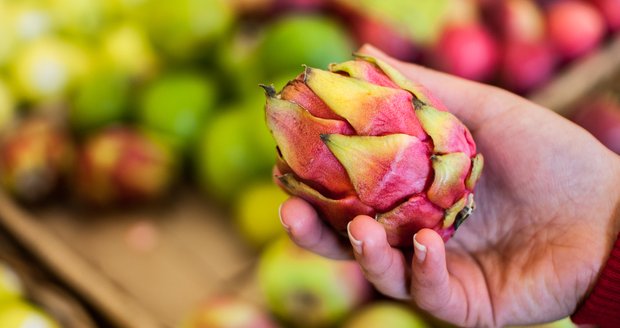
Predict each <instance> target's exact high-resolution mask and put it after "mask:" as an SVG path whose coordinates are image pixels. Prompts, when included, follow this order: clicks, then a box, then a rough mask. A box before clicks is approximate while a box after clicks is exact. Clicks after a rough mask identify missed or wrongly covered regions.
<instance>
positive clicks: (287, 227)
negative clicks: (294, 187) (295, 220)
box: [278, 204, 291, 232]
mask: <svg viewBox="0 0 620 328" xmlns="http://www.w3.org/2000/svg"><path fill="white" fill-rule="evenodd" d="M282 205H284V204H280V206H279V207H278V217H279V218H280V224H282V226H283V227H284V230H286V232H291V227H289V226H288V224H286V223H284V221H283V220H282Z"/></svg>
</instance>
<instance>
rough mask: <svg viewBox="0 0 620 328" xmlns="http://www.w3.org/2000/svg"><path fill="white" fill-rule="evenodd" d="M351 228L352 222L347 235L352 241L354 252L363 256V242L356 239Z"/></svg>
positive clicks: (349, 224)
mask: <svg viewBox="0 0 620 328" xmlns="http://www.w3.org/2000/svg"><path fill="white" fill-rule="evenodd" d="M350 226H351V222H349V223H348V224H347V234H348V235H349V240H350V241H351V246H353V251H354V252H355V253H357V254H360V255H361V254H362V241H361V240H357V239H355V237H353V235H352V234H351V230H350V229H349V227H350Z"/></svg>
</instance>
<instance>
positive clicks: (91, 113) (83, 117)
mask: <svg viewBox="0 0 620 328" xmlns="http://www.w3.org/2000/svg"><path fill="white" fill-rule="evenodd" d="M129 91H130V82H129V76H127V75H125V74H123V72H121V71H119V70H118V69H115V68H110V67H107V66H106V67H101V68H99V69H97V70H96V71H95V72H93V73H91V74H89V76H88V77H87V78H85V79H84V82H83V83H82V84H80V85H78V86H77V88H76V94H75V96H74V97H72V99H71V100H72V102H73V103H72V106H70V107H69V113H68V114H69V122H70V123H71V126H72V127H73V128H74V129H75V130H77V131H80V132H88V131H91V130H93V129H96V128H100V127H103V126H105V125H107V124H110V123H114V122H120V121H121V120H122V119H123V118H125V117H126V116H127V110H128V106H129Z"/></svg>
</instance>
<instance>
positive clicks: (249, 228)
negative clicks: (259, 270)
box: [235, 182, 288, 247]
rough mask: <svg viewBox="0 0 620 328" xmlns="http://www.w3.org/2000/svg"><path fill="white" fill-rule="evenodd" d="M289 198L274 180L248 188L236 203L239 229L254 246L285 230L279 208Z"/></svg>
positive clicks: (262, 243) (260, 244)
mask: <svg viewBox="0 0 620 328" xmlns="http://www.w3.org/2000/svg"><path fill="white" fill-rule="evenodd" d="M287 198H288V195H286V194H285V193H284V192H283V191H282V190H281V189H280V188H279V187H278V186H276V185H275V184H274V183H273V182H263V183H258V184H254V185H251V186H249V187H248V188H246V189H245V190H244V191H243V192H242V193H241V195H240V196H239V198H238V199H237V202H236V204H235V211H236V221H237V226H238V228H239V231H240V232H241V234H242V235H243V237H245V239H246V240H247V241H248V242H249V243H250V244H252V245H254V246H257V247H259V246H262V245H264V244H265V243H267V242H268V241H270V240H272V239H274V238H275V237H277V236H279V235H281V234H282V233H283V232H284V229H282V225H281V224H280V220H279V218H278V208H279V207H280V205H281V204H282V202H284V201H285V200H286V199H287Z"/></svg>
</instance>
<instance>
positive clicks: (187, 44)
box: [144, 0, 234, 59]
mask: <svg viewBox="0 0 620 328" xmlns="http://www.w3.org/2000/svg"><path fill="white" fill-rule="evenodd" d="M145 7H146V8H145V12H144V19H145V23H146V26H147V29H148V31H149V34H150V36H151V38H152V39H153V41H154V42H155V44H156V45H157V46H158V47H160V48H161V49H162V50H163V51H164V52H165V53H166V54H168V55H169V56H171V57H173V58H175V59H184V58H188V57H192V55H194V52H195V51H196V50H198V47H199V46H200V45H203V44H208V43H209V42H212V41H213V40H214V39H216V38H217V37H219V36H221V35H222V34H223V33H224V32H225V31H226V30H227V29H228V28H229V27H230V25H231V24H232V23H233V19H234V12H233V9H232V6H231V4H230V1H227V0H175V1H170V0H151V1H149V2H147V4H146V6H145Z"/></svg>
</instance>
